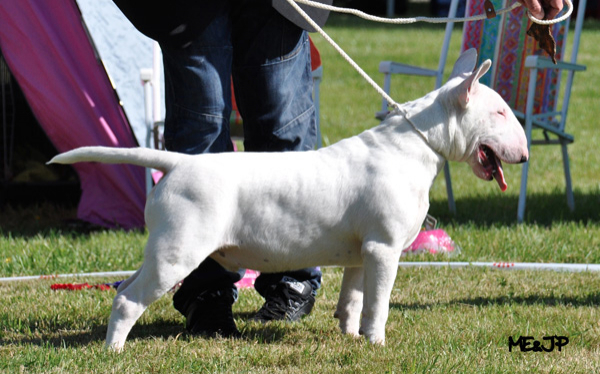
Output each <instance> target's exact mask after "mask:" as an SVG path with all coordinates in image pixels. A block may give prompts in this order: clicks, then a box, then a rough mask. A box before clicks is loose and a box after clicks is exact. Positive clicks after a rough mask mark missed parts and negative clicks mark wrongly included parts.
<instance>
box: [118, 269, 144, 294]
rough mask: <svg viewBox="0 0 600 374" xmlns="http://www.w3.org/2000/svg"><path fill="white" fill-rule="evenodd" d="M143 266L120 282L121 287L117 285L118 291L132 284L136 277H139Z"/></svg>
mask: <svg viewBox="0 0 600 374" xmlns="http://www.w3.org/2000/svg"><path fill="white" fill-rule="evenodd" d="M142 267H143V265H142ZM142 267H140V268H139V269H137V271H136V272H135V273H133V274H132V275H131V276H130V277H129V278H127V279H125V280H124V281H123V282H121V284H119V287H117V293H121V292H123V291H124V290H125V289H126V288H127V287H128V286H129V285H130V284H131V282H133V281H134V280H135V278H137V277H138V275H140V272H141V271H142Z"/></svg>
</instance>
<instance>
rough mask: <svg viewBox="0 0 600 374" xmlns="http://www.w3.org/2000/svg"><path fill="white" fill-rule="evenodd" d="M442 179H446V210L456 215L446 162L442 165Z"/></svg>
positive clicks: (448, 167)
mask: <svg viewBox="0 0 600 374" xmlns="http://www.w3.org/2000/svg"><path fill="white" fill-rule="evenodd" d="M444 177H445V178H446V193H447V194H448V208H449V209H450V213H452V214H456V204H455V202H454V193H453V192H452V179H451V178H450V164H449V163H448V161H446V163H445V164H444Z"/></svg>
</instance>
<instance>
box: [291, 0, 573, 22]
mask: <svg viewBox="0 0 600 374" xmlns="http://www.w3.org/2000/svg"><path fill="white" fill-rule="evenodd" d="M294 1H295V2H297V3H300V4H305V5H309V6H311V7H315V8H319V9H325V10H329V11H333V12H338V13H346V14H353V15H355V16H357V17H360V18H364V19H366V20H369V21H374V22H381V23H391V24H396V25H398V24H400V25H404V24H410V23H416V22H427V23H449V22H469V21H479V20H484V19H487V15H485V14H480V15H476V16H471V17H462V18H460V17H454V18H450V17H413V18H385V17H377V16H373V15H370V14H367V13H364V12H362V11H360V10H357V9H348V8H340V7H336V6H333V5H327V4H322V3H318V2H315V1H312V0H294ZM564 2H565V5H566V6H567V12H566V13H565V14H563V15H562V16H560V17H559V18H555V19H552V20H540V19H537V18H535V17H534V16H532V15H531V13H529V11H528V12H527V16H528V17H529V19H530V20H531V21H532V22H535V23H539V24H540V25H552V24H555V23H558V22H562V21H564V20H566V19H567V18H569V17H570V16H571V13H572V12H573V4H572V3H571V1H570V0H564ZM520 6H521V4H520V3H517V2H515V3H514V4H512V5H511V6H508V7H506V8H502V9H500V10H498V11H496V16H499V15H501V14H504V13H508V12H510V11H512V10H513V9H515V8H517V7H520Z"/></svg>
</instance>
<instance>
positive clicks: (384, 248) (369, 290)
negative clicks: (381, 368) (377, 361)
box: [361, 242, 400, 345]
mask: <svg viewBox="0 0 600 374" xmlns="http://www.w3.org/2000/svg"><path fill="white" fill-rule="evenodd" d="M363 256H364V258H363V266H364V269H365V270H364V278H365V285H364V287H365V288H364V298H363V310H362V323H361V330H362V332H363V334H364V335H365V337H366V338H367V339H368V340H369V341H370V342H371V343H376V344H381V345H384V344H385V323H386V322H387V318H388V313H389V308H390V295H391V293H392V288H393V286H394V280H395V279H396V273H397V272H398V260H399V258H400V251H396V250H395V249H394V248H392V247H390V246H388V245H386V244H383V243H378V242H367V243H365V244H364V245H363Z"/></svg>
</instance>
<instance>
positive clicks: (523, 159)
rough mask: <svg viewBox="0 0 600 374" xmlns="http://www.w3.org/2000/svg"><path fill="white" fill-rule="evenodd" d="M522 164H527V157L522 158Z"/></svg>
mask: <svg viewBox="0 0 600 374" xmlns="http://www.w3.org/2000/svg"><path fill="white" fill-rule="evenodd" d="M520 162H521V163H524V162H527V156H525V155H523V156H521V161H520Z"/></svg>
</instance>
